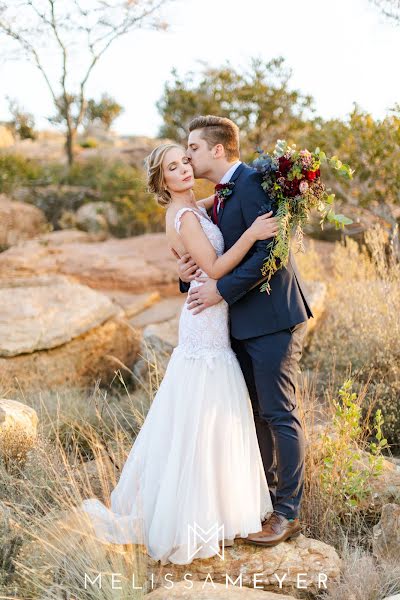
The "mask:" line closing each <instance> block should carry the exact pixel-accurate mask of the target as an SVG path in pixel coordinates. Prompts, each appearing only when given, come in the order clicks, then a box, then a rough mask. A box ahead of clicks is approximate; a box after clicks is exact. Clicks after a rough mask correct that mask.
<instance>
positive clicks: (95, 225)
mask: <svg viewBox="0 0 400 600" xmlns="http://www.w3.org/2000/svg"><path fill="white" fill-rule="evenodd" d="M119 218H120V217H119V215H118V212H117V210H116V208H115V206H114V205H113V204H112V203H111V202H101V201H100V202H87V203H86V204H82V206H81V207H80V208H78V210H77V211H76V213H75V223H76V225H77V226H78V227H79V229H83V230H84V231H89V232H95V233H96V232H98V231H109V229H110V226H111V227H116V226H117V225H118V221H119Z"/></svg>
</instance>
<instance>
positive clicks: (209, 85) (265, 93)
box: [157, 57, 313, 152]
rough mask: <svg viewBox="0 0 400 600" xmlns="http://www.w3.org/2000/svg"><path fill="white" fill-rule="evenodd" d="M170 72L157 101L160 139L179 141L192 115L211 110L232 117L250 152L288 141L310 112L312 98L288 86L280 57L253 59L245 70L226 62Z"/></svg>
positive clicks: (216, 113)
mask: <svg viewBox="0 0 400 600" xmlns="http://www.w3.org/2000/svg"><path fill="white" fill-rule="evenodd" d="M172 76H173V80H172V82H167V83H166V85H165V89H164V94H163V96H162V97H161V99H160V100H159V102H158V103H157V107H158V110H159V112H160V114H161V116H162V118H163V121H164V123H163V125H162V127H161V130H160V136H161V137H168V138H172V139H175V140H178V141H180V142H183V141H184V140H185V139H186V137H187V125H188V123H189V121H190V120H191V119H192V118H193V117H194V116H196V115H200V114H215V115H221V116H227V117H229V118H230V119H232V120H233V121H234V122H235V123H236V124H237V125H238V126H239V128H240V130H241V132H242V134H243V144H244V146H243V149H244V151H245V152H253V151H254V150H255V148H256V147H257V146H261V145H269V144H271V143H273V141H274V140H276V139H277V138H282V137H284V138H286V139H288V141H290V140H291V139H293V135H294V134H295V132H296V131H297V130H299V129H302V128H303V127H304V126H305V121H306V119H307V118H309V117H310V116H311V115H312V114H313V106H312V104H313V101H312V98H311V96H309V95H303V94H301V93H300V92H299V91H298V90H292V89H290V87H289V81H290V77H291V72H290V70H288V69H287V68H286V66H285V64H284V59H283V58H282V57H278V58H274V59H272V60H270V61H268V62H263V61H262V60H260V59H257V58H254V59H252V60H251V62H250V65H249V67H248V69H247V70H246V71H244V72H242V71H240V70H238V69H235V68H234V67H232V65H230V64H229V63H228V64H227V65H225V66H223V67H220V68H211V67H208V66H204V68H203V70H202V71H201V72H200V73H198V74H195V73H193V72H189V73H187V74H186V75H184V76H183V77H181V76H179V75H178V73H177V71H176V70H174V71H172Z"/></svg>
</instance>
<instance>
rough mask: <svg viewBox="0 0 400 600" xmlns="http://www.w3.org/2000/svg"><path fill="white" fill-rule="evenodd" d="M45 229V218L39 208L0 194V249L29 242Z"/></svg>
mask: <svg viewBox="0 0 400 600" xmlns="http://www.w3.org/2000/svg"><path fill="white" fill-rule="evenodd" d="M47 229H48V223H47V220H46V217H45V215H44V213H43V212H42V211H41V210H40V209H39V208H36V206H32V205H31V204H26V203H25V202H17V201H16V200H10V199H9V198H7V196H5V195H4V194H0V249H1V248H3V249H4V248H9V247H10V246H13V245H15V244H17V243H18V242H20V241H22V240H29V239H31V238H33V237H35V236H36V235H39V234H40V233H43V232H45V231H46V230H47Z"/></svg>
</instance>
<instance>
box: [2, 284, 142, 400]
mask: <svg viewBox="0 0 400 600" xmlns="http://www.w3.org/2000/svg"><path fill="white" fill-rule="evenodd" d="M0 301H1V304H2V306H3V308H2V311H1V312H0V373H1V384H2V386H3V388H5V389H7V390H18V389H19V390H21V389H22V390H33V389H40V388H42V389H56V388H58V387H69V386H70V387H84V386H91V385H93V384H94V382H95V381H96V380H98V379H100V380H101V382H102V383H108V382H110V381H111V379H112V378H113V377H114V375H115V371H116V370H118V369H120V368H121V365H127V366H128V368H132V366H133V364H134V362H135V360H136V358H137V355H138V352H139V347H140V339H141V336H140V333H139V332H138V331H137V330H135V329H134V328H133V327H132V326H131V325H130V324H129V322H128V321H127V320H126V319H125V317H124V311H123V309H122V308H121V307H120V306H118V305H117V304H116V303H114V302H112V300H111V299H110V298H109V297H107V296H106V295H104V294H101V293H100V292H97V291H95V290H93V289H90V288H88V287H86V286H83V285H81V284H80V283H78V282H76V281H73V280H71V279H69V278H67V277H63V276H60V275H43V276H38V277H30V278H17V279H10V280H5V279H3V280H0Z"/></svg>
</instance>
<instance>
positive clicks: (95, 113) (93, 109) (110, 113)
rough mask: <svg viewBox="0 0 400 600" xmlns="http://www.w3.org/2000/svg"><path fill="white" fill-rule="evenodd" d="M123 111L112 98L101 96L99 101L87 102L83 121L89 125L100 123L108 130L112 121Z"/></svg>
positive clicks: (106, 95) (105, 95)
mask: <svg viewBox="0 0 400 600" xmlns="http://www.w3.org/2000/svg"><path fill="white" fill-rule="evenodd" d="M123 110H124V109H123V108H122V106H121V105H120V104H118V102H117V101H116V100H114V98H112V97H111V96H109V95H108V94H103V95H102V97H101V99H100V101H99V102H96V100H93V99H91V100H89V101H88V103H87V108H86V113H85V121H86V123H87V124H88V125H89V124H90V123H97V122H99V123H101V124H102V125H104V127H105V128H106V129H107V130H109V129H110V127H111V125H112V123H113V121H115V119H116V118H117V117H119V115H120V114H121V113H122V111H123Z"/></svg>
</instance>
